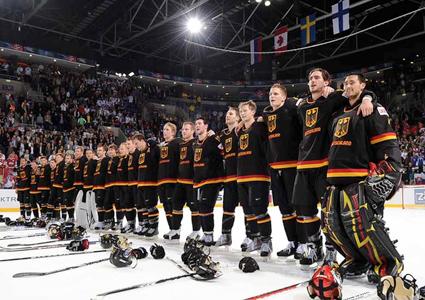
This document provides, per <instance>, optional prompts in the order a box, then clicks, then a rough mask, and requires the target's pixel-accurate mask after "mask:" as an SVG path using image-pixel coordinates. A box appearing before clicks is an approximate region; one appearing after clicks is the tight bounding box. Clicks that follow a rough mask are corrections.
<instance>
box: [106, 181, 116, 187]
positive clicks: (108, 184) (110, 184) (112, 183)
mask: <svg viewBox="0 0 425 300" xmlns="http://www.w3.org/2000/svg"><path fill="white" fill-rule="evenodd" d="M113 186H115V182H109V183H107V184H105V188H110V187H113Z"/></svg>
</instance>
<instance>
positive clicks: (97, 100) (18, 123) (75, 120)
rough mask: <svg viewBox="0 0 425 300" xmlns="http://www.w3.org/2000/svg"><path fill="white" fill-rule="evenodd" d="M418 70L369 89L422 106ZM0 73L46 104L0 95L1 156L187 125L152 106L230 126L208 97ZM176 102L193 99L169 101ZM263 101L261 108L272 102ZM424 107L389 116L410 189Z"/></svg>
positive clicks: (71, 75)
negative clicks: (408, 96) (115, 130)
mask: <svg viewBox="0 0 425 300" xmlns="http://www.w3.org/2000/svg"><path fill="white" fill-rule="evenodd" d="M418 71H419V72H420V71H421V69H420V68H419V69H418V68H413V67H409V66H408V68H401V69H400V70H399V72H398V73H396V74H395V77H394V79H391V80H388V81H385V82H384V81H376V80H374V81H369V82H368V88H369V89H371V90H373V91H374V92H375V93H376V94H377V95H378V98H379V102H381V103H387V102H389V101H390V100H391V99H392V97H393V96H394V95H397V94H400V93H406V92H413V93H414V98H415V99H416V100H421V101H422V104H425V102H424V101H423V100H424V99H425V85H424V84H423V83H421V82H414V80H413V79H414V78H415V74H417V73H415V72H418ZM0 72H1V73H4V74H8V75H14V76H16V77H21V78H22V80H24V81H25V82H27V83H28V84H30V85H31V87H32V89H34V90H37V91H39V92H40V93H41V94H42V95H43V97H42V99H41V101H35V100H34V99H28V98H27V97H25V96H24V95H19V94H18V95H11V94H9V93H4V94H3V95H1V94H0V125H1V128H0V151H1V153H4V155H5V157H9V156H16V157H22V156H24V157H26V158H28V159H29V160H31V159H34V158H37V157H38V156H40V155H46V156H48V157H54V155H55V154H56V153H58V152H66V151H73V150H74V148H75V147H76V146H77V145H83V146H85V147H88V148H95V147H96V145H97V144H98V143H106V144H111V143H113V142H115V137H114V135H113V134H112V133H108V132H104V131H102V130H101V128H100V126H115V127H120V128H121V129H122V130H123V132H124V133H125V134H126V135H127V136H128V135H130V134H131V133H132V132H137V131H139V132H140V131H143V132H144V133H145V135H146V136H147V137H154V138H158V139H160V138H161V128H162V126H163V124H165V123H166V122H168V121H172V122H175V123H176V125H178V127H179V128H180V127H181V124H182V122H183V121H184V119H182V118H178V117H176V116H174V115H168V114H166V113H165V110H161V109H158V106H156V108H155V107H154V106H152V105H151V103H152V102H156V103H160V104H168V105H173V106H176V107H179V108H181V109H182V110H183V111H185V112H186V113H187V116H188V118H189V119H190V120H194V119H196V118H198V117H203V118H205V119H206V120H208V121H209V123H210V128H211V129H212V130H214V131H215V132H219V131H221V130H222V129H223V127H224V126H225V113H226V111H227V106H226V105H211V104H208V103H207V101H205V100H203V99H206V100H210V101H211V100H213V99H210V96H211V95H209V94H208V95H203V94H198V95H197V94H196V93H194V92H192V93H189V92H187V91H185V90H184V89H182V88H181V87H178V86H173V87H166V86H163V85H155V84H147V83H145V84H140V82H139V83H137V82H136V81H134V80H121V79H110V78H108V77H96V78H94V77H90V76H86V75H84V74H81V73H78V72H77V71H73V70H71V71H65V70H62V69H60V68H58V66H56V65H55V64H53V65H42V64H35V65H30V66H25V65H16V64H13V63H10V62H7V61H3V62H2V63H1V65H0ZM171 97H172V98H183V99H189V100H192V101H179V100H178V99H174V100H171ZM213 97H214V95H213ZM219 100H223V99H219ZM260 103H261V104H260V107H261V108H262V107H263V106H264V105H266V104H267V102H260ZM419 103H421V102H420V101H419ZM234 105H235V106H237V102H235V103H234ZM261 108H260V109H261ZM424 108H425V107H422V110H421V108H420V107H419V108H418V107H416V110H415V109H413V110H407V111H406V109H405V107H404V106H403V108H400V107H396V108H395V109H393V110H391V117H392V119H393V124H394V126H395V130H396V132H397V133H398V136H399V138H400V147H401V150H402V156H403V165H404V167H405V169H406V171H405V174H404V181H405V183H409V184H413V183H425V174H424V173H423V171H424V170H423V158H424V156H425V153H424V148H425V128H424V125H423V124H424V123H425V113H422V115H420V114H419V115H418V111H422V112H423V111H425V110H424ZM0 156H1V155H0ZM0 175H1V174H0ZM422 180H423V181H422Z"/></svg>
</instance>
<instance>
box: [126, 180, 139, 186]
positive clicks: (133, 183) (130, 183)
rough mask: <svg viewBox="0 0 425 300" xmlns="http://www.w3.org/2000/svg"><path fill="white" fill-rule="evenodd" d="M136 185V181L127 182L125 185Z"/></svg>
mask: <svg viewBox="0 0 425 300" xmlns="http://www.w3.org/2000/svg"><path fill="white" fill-rule="evenodd" d="M137 184H138V182H137V181H136V180H133V181H129V182H127V185H128V186H135V185H137Z"/></svg>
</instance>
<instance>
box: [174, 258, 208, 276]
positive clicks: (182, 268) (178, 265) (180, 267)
mask: <svg viewBox="0 0 425 300" xmlns="http://www.w3.org/2000/svg"><path fill="white" fill-rule="evenodd" d="M167 259H168V260H169V261H171V262H172V263H174V264H175V265H176V266H177V267H178V268H179V269H180V270H182V271H183V272H185V273H186V274H191V273H190V272H189V271H188V270H186V269H185V268H184V267H183V266H182V265H181V264H179V263H178V262H176V261H175V260H174V259H172V258H170V257H168V256H167ZM192 279H193V280H196V281H206V280H211V279H214V278H202V277H201V278H199V277H195V276H192Z"/></svg>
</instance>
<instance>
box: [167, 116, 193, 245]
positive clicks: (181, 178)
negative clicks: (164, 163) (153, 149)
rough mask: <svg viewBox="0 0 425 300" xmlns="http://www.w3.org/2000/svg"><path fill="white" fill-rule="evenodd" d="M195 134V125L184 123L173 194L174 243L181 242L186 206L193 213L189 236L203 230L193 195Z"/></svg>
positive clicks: (171, 238) (171, 235)
mask: <svg viewBox="0 0 425 300" xmlns="http://www.w3.org/2000/svg"><path fill="white" fill-rule="evenodd" d="M194 133H195V125H194V124H193V123H192V122H184V123H183V127H182V136H183V140H182V142H181V143H180V145H179V154H180V155H179V158H180V160H179V174H178V178H177V184H176V187H175V188H174V193H173V231H172V232H171V234H170V240H171V241H172V242H178V241H179V240H180V226H181V221H182V219H183V207H184V205H185V204H187V206H188V207H189V208H190V211H191V213H192V233H191V234H189V237H193V238H196V237H199V233H200V229H201V217H200V214H199V206H198V202H197V201H196V199H195V197H194V194H193V173H194V170H193V144H194V141H195V139H194V137H193V134H194Z"/></svg>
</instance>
